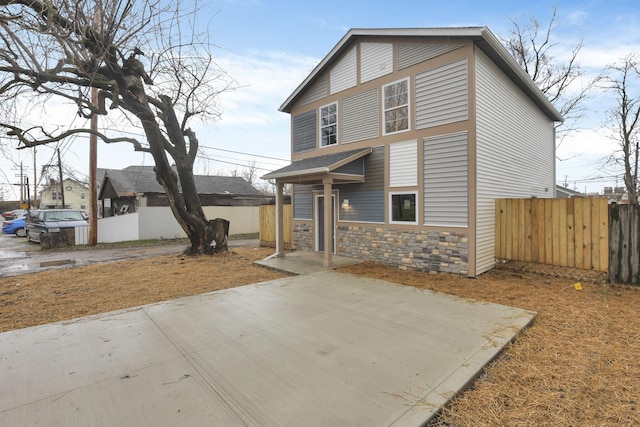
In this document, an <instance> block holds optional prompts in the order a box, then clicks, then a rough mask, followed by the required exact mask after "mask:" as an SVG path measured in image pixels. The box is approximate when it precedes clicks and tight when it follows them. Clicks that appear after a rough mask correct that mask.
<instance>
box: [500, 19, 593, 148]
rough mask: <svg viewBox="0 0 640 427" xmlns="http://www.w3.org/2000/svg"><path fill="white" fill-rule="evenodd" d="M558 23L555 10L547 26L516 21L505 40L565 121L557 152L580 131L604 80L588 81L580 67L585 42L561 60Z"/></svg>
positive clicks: (559, 132)
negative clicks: (556, 39) (592, 96)
mask: <svg viewBox="0 0 640 427" xmlns="http://www.w3.org/2000/svg"><path fill="white" fill-rule="evenodd" d="M557 19H558V16H557V10H556V9H555V8H554V9H553V14H552V16H551V18H550V20H549V22H548V24H547V25H542V24H541V23H540V22H539V21H538V20H536V19H535V18H532V19H531V20H530V21H529V22H528V23H526V24H525V25H522V24H520V23H518V22H517V21H515V20H512V24H513V29H512V31H511V33H510V34H509V36H508V38H506V39H504V40H503V44H504V45H505V47H506V48H507V50H508V51H509V52H510V53H511V55H512V56H513V57H514V58H515V60H516V61H517V62H518V64H520V66H521V67H522V68H523V69H524V70H525V71H526V72H527V74H529V76H530V77H531V79H532V80H533V81H534V82H535V83H536V84H537V85H538V87H539V88H540V90H541V91H542V92H543V93H544V94H545V95H546V96H547V98H548V99H549V101H550V102H551V103H552V104H553V105H554V106H555V107H556V109H557V110H558V111H559V112H560V114H562V116H563V117H564V119H565V120H564V122H563V123H560V124H558V125H557V126H556V148H558V147H560V145H562V142H563V141H564V138H565V137H566V135H567V134H568V133H569V132H571V131H572V130H575V129H577V123H578V121H579V120H580V119H581V118H582V117H583V116H584V113H585V111H584V107H583V105H584V101H585V100H586V99H587V98H588V96H589V94H590V91H591V90H592V88H593V87H594V85H595V84H596V83H597V82H598V81H599V80H600V79H601V76H596V77H594V78H592V79H588V80H585V79H584V77H585V72H584V71H583V69H582V68H581V66H580V64H579V63H578V56H579V54H580V51H581V50H582V41H580V42H578V43H577V44H576V45H575V46H573V47H572V48H570V50H569V52H570V53H569V55H568V57H567V59H564V60H559V59H557V57H556V55H558V54H559V53H560V52H561V51H562V50H564V47H563V46H561V45H559V44H558V43H554V42H553V38H554V31H555V29H556V24H557Z"/></svg>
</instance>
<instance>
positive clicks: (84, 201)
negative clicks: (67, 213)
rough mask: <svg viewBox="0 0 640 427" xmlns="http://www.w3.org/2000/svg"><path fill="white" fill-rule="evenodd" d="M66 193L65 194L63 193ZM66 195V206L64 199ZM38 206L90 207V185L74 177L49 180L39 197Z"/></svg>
mask: <svg viewBox="0 0 640 427" xmlns="http://www.w3.org/2000/svg"><path fill="white" fill-rule="evenodd" d="M63 193H64V194H63ZM63 196H64V206H62V199H63ZM38 206H39V208H40V209H57V208H67V209H80V210H88V209H89V186H88V185H87V184H85V183H83V182H80V181H76V180H74V179H69V178H68V179H65V180H63V181H62V186H60V182H59V181H56V180H54V179H50V180H49V184H48V185H47V186H45V187H44V188H43V189H42V191H41V192H40V195H39V197H38Z"/></svg>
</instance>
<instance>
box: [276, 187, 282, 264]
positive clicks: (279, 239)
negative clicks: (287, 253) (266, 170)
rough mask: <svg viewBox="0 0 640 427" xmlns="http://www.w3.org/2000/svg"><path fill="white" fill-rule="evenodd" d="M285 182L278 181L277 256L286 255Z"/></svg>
mask: <svg viewBox="0 0 640 427" xmlns="http://www.w3.org/2000/svg"><path fill="white" fill-rule="evenodd" d="M283 189H284V182H281V181H277V182H276V256H279V257H283V256H284V202H283V199H284V197H283V192H284V191H283Z"/></svg>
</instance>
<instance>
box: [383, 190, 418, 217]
mask: <svg viewBox="0 0 640 427" xmlns="http://www.w3.org/2000/svg"><path fill="white" fill-rule="evenodd" d="M389 195H390V196H391V203H390V205H391V214H390V219H391V222H392V223H398V224H417V223H418V210H417V206H418V205H417V203H416V201H417V198H418V194H417V193H415V192H411V193H390V194H389Z"/></svg>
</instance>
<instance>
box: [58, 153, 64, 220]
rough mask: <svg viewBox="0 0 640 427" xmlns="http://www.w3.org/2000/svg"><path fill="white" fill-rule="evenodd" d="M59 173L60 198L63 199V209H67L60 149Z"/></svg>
mask: <svg viewBox="0 0 640 427" xmlns="http://www.w3.org/2000/svg"><path fill="white" fill-rule="evenodd" d="M58 171H59V173H58V174H59V175H60V197H61V198H62V209H64V208H65V205H64V183H63V182H62V162H61V161H60V149H59V148H58Z"/></svg>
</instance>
